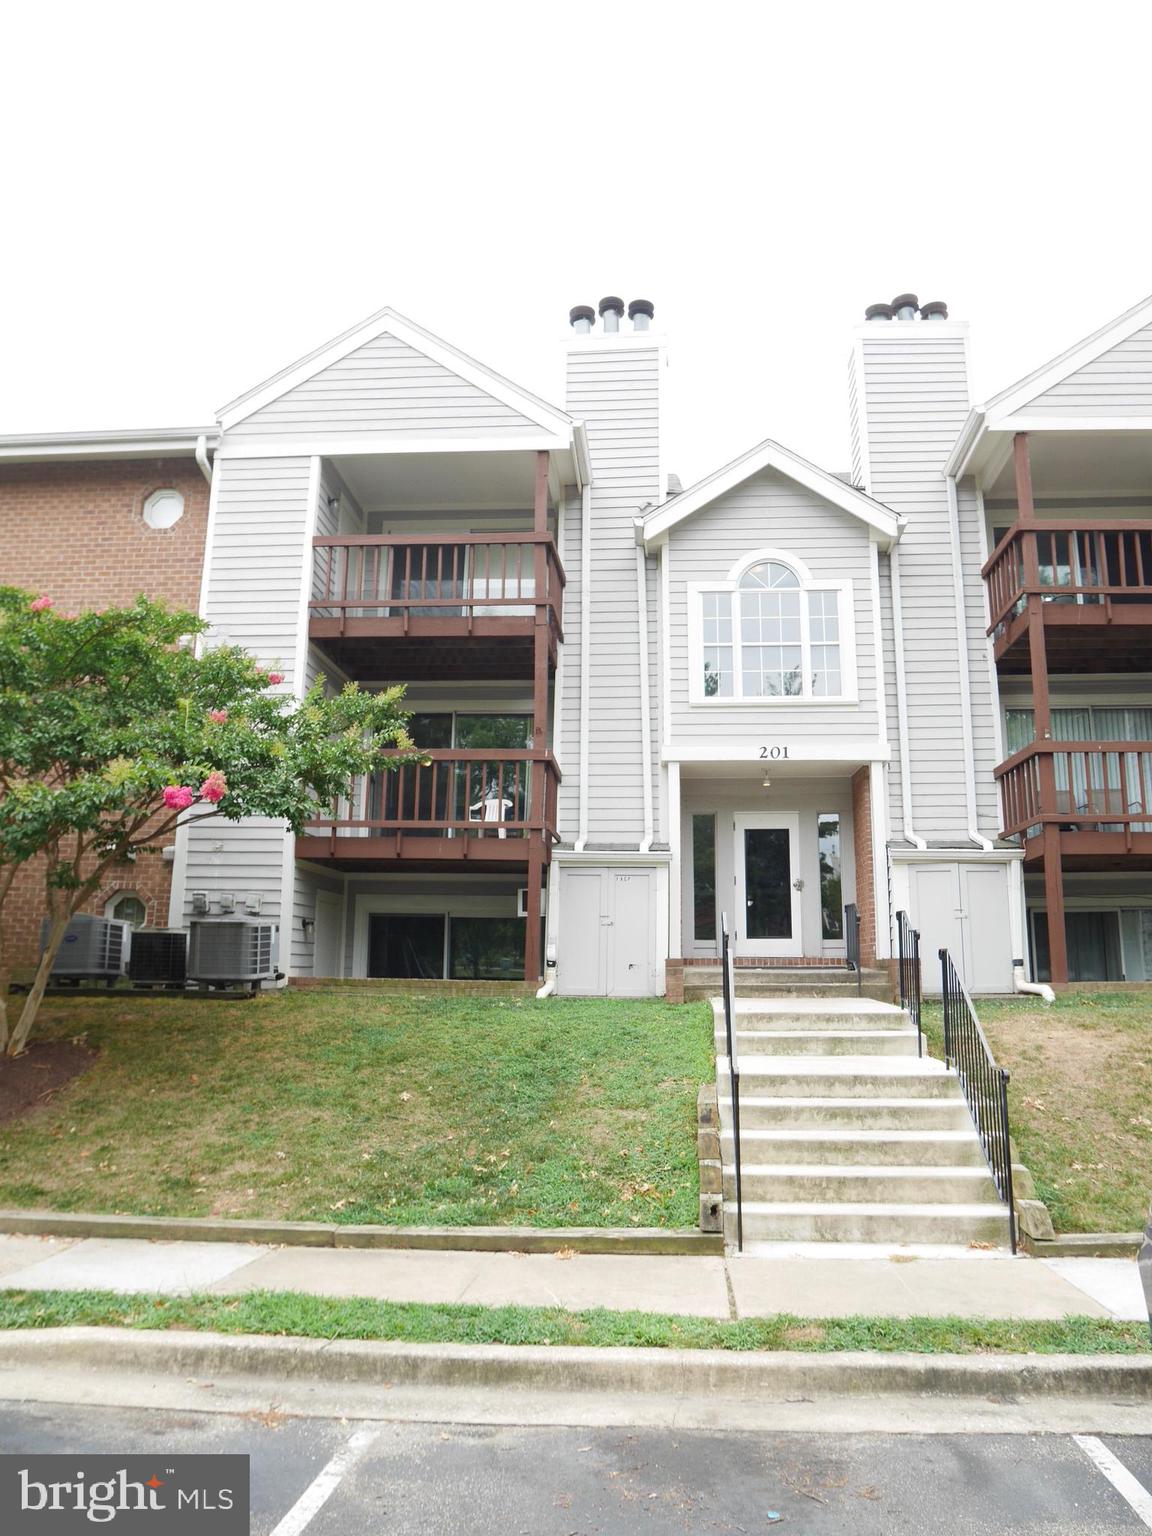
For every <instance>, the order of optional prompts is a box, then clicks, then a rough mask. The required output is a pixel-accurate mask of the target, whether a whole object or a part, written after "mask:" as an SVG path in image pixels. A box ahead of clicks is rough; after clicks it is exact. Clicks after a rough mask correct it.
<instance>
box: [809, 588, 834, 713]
mask: <svg viewBox="0 0 1152 1536" xmlns="http://www.w3.org/2000/svg"><path fill="white" fill-rule="evenodd" d="M808 631H809V639H810V642H811V669H812V670H811V685H812V694H813V697H815V698H818V699H834V698H837V697H839V695H840V692H841V682H840V610H839V604H838V601H837V594H836V593H835V592H809V594H808Z"/></svg>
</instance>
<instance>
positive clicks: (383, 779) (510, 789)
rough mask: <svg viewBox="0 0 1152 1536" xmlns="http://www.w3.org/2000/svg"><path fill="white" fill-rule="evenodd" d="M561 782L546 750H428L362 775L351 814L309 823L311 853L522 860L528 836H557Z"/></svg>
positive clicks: (350, 806) (549, 840)
mask: <svg viewBox="0 0 1152 1536" xmlns="http://www.w3.org/2000/svg"><path fill="white" fill-rule="evenodd" d="M392 755H393V754H390V753H382V754H381V756H382V757H384V758H387V757H389V756H392ZM395 755H396V756H397V757H398V756H399V754H395ZM559 782H560V770H559V768H558V767H557V765H556V761H555V759H554V758H553V756H552V754H551V752H550V751H547V750H546V749H535V748H522V749H520V750H512V751H505V750H500V749H495V748H485V749H481V750H473V751H465V750H463V749H461V748H452V749H449V750H443V751H441V750H436V751H430V752H427V753H425V754H424V756H423V757H422V758H421V759H419V760H417V761H411V760H409V761H407V762H399V763H398V764H397V766H396V767H394V768H389V769H382V770H381V771H380V772H379V773H373V774H369V775H367V776H366V777H364V778H363V779H361V780H359V781H358V782H357V783H356V785H355V786H354V789H353V793H352V795H351V796H350V797H349V802H348V805H347V808H346V809H347V814H340V815H337V816H334V817H319V818H317V819H316V820H315V821H312V822H311V823H309V825H308V828H307V830H306V832H305V839H304V840H305V841H306V842H307V843H308V844H309V847H308V849H307V850H306V854H307V856H309V857H316V856H323V854H324V852H325V849H324V848H323V847H321V846H319V845H320V844H323V843H327V844H328V845H329V846H328V850H327V851H328V852H330V853H331V854H332V855H333V856H335V855H336V853H337V852H338V851H339V852H340V853H341V855H342V856H352V857H355V856H361V857H372V856H385V857H408V858H412V859H421V858H428V857H435V858H448V857H456V858H469V857H471V858H474V859H485V858H490V859H516V858H520V859H523V858H525V857H526V856H527V852H526V846H525V845H526V843H527V842H528V841H529V840H532V839H538V840H541V841H543V843H544V844H545V846H546V847H548V848H550V847H551V845H552V844H553V843H554V842H556V840H557V834H556V797H557V788H558V786H559ZM342 809H343V808H342ZM382 839H384V840H388V845H387V847H386V848H383V849H381V848H380V847H379V846H375V847H373V846H369V845H379V844H380V842H381V840H382ZM437 840H439V842H438V844H437V846H435V847H434V846H433V844H434V843H437ZM312 845H317V846H312ZM449 845H451V846H449ZM297 852H298V853H299V852H300V849H299V847H298V849H297Z"/></svg>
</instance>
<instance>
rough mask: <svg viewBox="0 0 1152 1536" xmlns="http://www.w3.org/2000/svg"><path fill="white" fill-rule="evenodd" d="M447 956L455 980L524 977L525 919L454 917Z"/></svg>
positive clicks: (508, 979)
mask: <svg viewBox="0 0 1152 1536" xmlns="http://www.w3.org/2000/svg"><path fill="white" fill-rule="evenodd" d="M448 956H449V958H448V975H449V976H450V977H451V978H452V979H453V980H455V981H523V980H524V919H523V918H522V917H454V918H452V919H450V922H449V928H448Z"/></svg>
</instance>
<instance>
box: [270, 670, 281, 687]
mask: <svg viewBox="0 0 1152 1536" xmlns="http://www.w3.org/2000/svg"><path fill="white" fill-rule="evenodd" d="M268 681H269V682H270V683H271V684H272V685H273V687H275V685H276V684H277V683H282V682H283V681H284V674H283V672H269V673H268Z"/></svg>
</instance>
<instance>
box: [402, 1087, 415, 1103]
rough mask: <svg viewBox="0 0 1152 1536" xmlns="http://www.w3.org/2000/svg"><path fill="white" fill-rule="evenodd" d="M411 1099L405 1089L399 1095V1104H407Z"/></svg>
mask: <svg viewBox="0 0 1152 1536" xmlns="http://www.w3.org/2000/svg"><path fill="white" fill-rule="evenodd" d="M411 1097H412V1095H411V1094H410V1093H409V1092H408V1090H407V1088H405V1090H404V1092H403V1093H402V1094H401V1095H400V1102H401V1103H402V1104H407V1102H408V1100H409V1099H410V1098H411Z"/></svg>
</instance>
